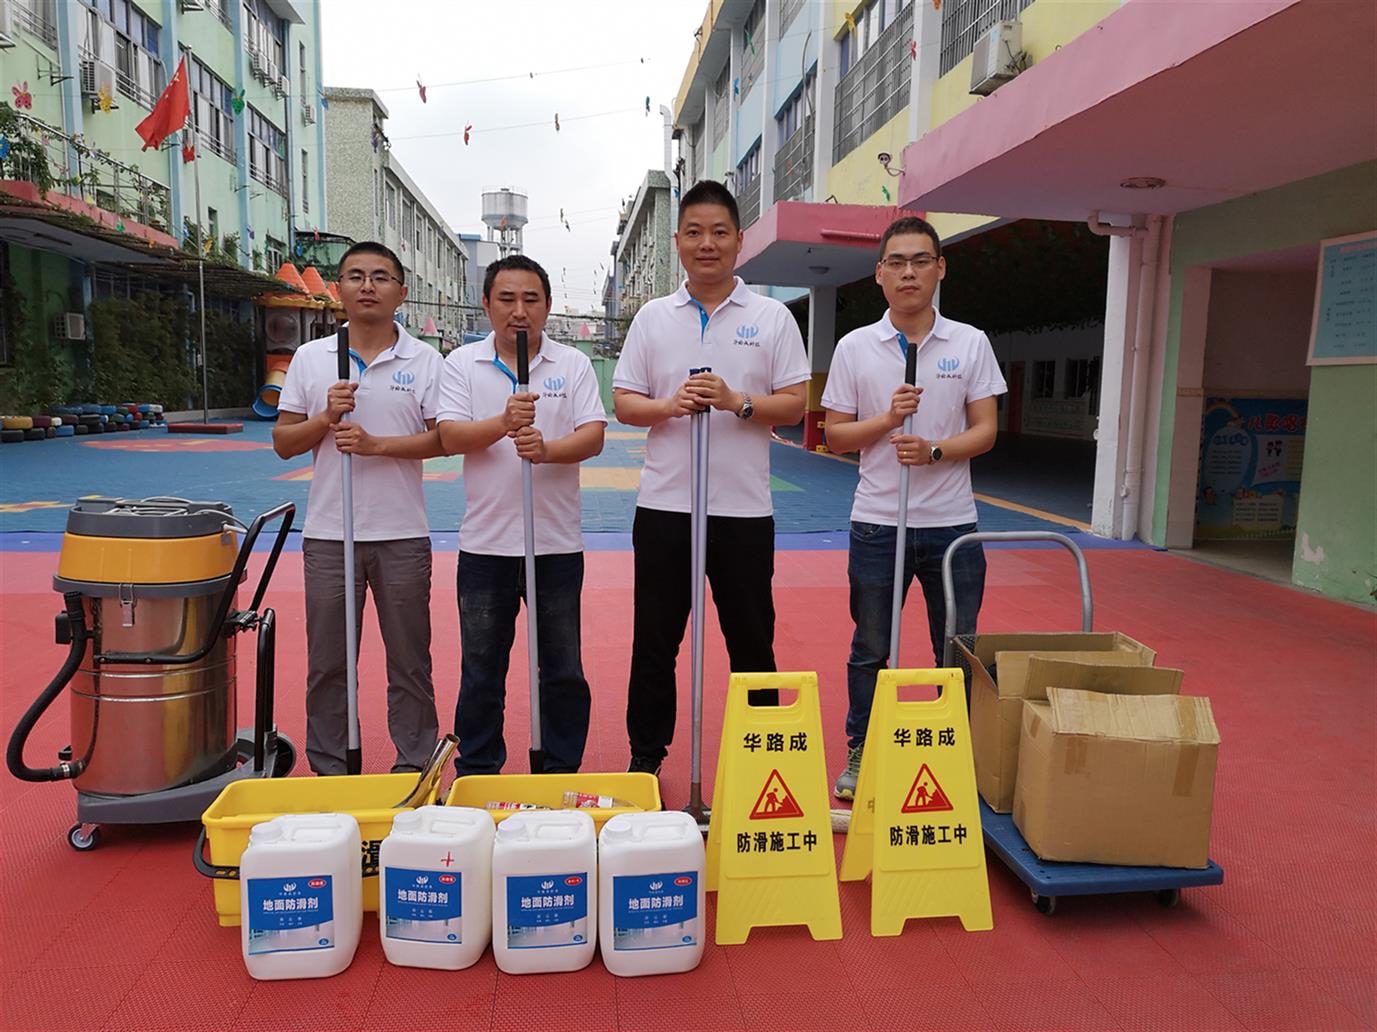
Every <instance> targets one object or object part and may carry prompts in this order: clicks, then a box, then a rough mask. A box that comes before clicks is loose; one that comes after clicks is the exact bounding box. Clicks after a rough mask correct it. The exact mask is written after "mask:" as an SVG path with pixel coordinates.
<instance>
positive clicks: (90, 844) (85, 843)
mask: <svg viewBox="0 0 1377 1032" xmlns="http://www.w3.org/2000/svg"><path fill="white" fill-rule="evenodd" d="M67 844H68V845H69V846H71V847H72V848H73V849H75V850H76V851H77V852H78V853H89V852H90V851H91V850H93V849H95V848H96V846H98V845H100V825H99V824H82V823H81V822H80V821H78V822H77V823H76V824H73V825H72V827H71V830H69V831H68V832H67Z"/></svg>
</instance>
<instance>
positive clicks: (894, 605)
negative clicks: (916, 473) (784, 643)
mask: <svg viewBox="0 0 1377 1032" xmlns="http://www.w3.org/2000/svg"><path fill="white" fill-rule="evenodd" d="M899 342H900V343H901V344H903V346H904V383H906V384H908V385H909V386H912V385H913V384H914V383H915V382H916V380H917V378H918V349H917V348H915V347H914V346H913V345H912V344H910V343H909V340H908V338H907V337H905V336H904V335H903V334H902V333H901V334H899ZM911 433H913V417H912V416H905V417H904V434H905V435H906V436H907V435H908V434H911ZM912 470H913V467H912V466H905V465H903V464H902V463H901V464H900V466H899V524H898V526H897V527H896V528H895V535H894V598H893V601H892V602H891V604H890V611H889V669H891V670H897V669H898V668H899V628H900V626H901V625H902V624H903V615H904V551H905V545H906V544H907V540H906V539H907V537H908V478H909V474H910V473H911V472H912Z"/></svg>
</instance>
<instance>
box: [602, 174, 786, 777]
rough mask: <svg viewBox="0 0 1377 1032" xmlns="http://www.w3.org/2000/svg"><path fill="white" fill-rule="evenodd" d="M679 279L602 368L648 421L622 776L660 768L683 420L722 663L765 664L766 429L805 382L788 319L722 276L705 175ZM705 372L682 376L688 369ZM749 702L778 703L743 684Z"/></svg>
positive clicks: (716, 216) (723, 238)
mask: <svg viewBox="0 0 1377 1032" xmlns="http://www.w3.org/2000/svg"><path fill="white" fill-rule="evenodd" d="M674 240H675V244H676V246H677V247H678V250H679V259H680V261H681V262H682V263H683V265H684V271H685V273H686V274H687V277H688V279H687V282H686V283H684V285H683V286H681V287H680V288H679V289H678V290H677V291H676V292H675V293H673V294H671V295H670V296H669V297H661V298H656V299H655V300H653V301H650V302H647V303H646V304H645V305H644V306H643V307H642V308H641V310H640V311H639V312H637V313H636V318H635V319H633V320H632V323H631V328H630V329H629V330H628V331H627V335H626V343H625V344H624V345H623V347H622V353H621V358H620V359H619V360H618V361H617V368H616V371H615V372H614V373H613V376H612V386H613V396H614V398H615V402H616V408H617V418H618V419H620V420H621V421H622V422H623V423H628V424H630V425H632V426H646V427H649V428H650V433H649V434H648V435H647V438H646V447H645V468H644V469H643V470H642V471H641V486H640V492H639V494H638V495H637V498H636V519H635V523H634V525H633V527H632V535H631V537H632V547H633V549H634V551H635V569H636V574H635V578H636V586H635V627H634V631H633V639H632V646H631V678H630V683H629V685H628V689H627V705H626V729H627V734H628V736H629V738H630V740H631V766H630V769H631V770H632V771H647V772H650V773H658V772H659V769H660V764H661V763H662V762H663V760H664V758H665V755H666V753H667V751H668V748H669V744H670V742H671V741H673V739H674V722H675V720H674V718H675V683H674V676H675V675H674V669H675V658H676V657H677V655H678V653H679V646H680V643H681V642H682V641H683V639H684V627H685V625H686V623H687V621H688V616H689V608H690V606H691V604H692V594H691V593H692V585H691V583H690V578H691V574H690V570H689V555H690V541H689V523H690V516H689V495H690V493H691V482H692V474H691V468H690V458H689V447H690V443H689V437H690V429H689V427H690V422H691V421H690V420H689V419H686V418H684V417H686V416H688V415H690V414H691V413H693V412H698V411H702V410H704V409H710V410H712V414H711V417H710V418H711V423H710V427H711V429H710V446H709V448H708V554H707V575H708V581H709V583H710V584H711V585H712V598H713V603H714V604H715V605H716V607H717V616H718V622H719V625H720V627H721V628H722V635H723V637H724V638H725V639H726V643H727V654H728V656H729V658H730V660H731V669H732V670H733V671H735V672H739V673H747V672H764V671H773V670H774V669H775V657H774V631H775V608H774V596H773V589H772V582H773V579H774V557H775V531H774V515H773V513H774V507H773V504H772V502H771V498H770V428H771V427H772V426H777V425H778V426H787V425H789V424H791V423H797V422H798V421H799V420H800V419H801V418H802V417H803V408H804V403H805V400H806V399H805V394H806V391H807V383H808V380H809V379H810V375H811V374H810V373H809V368H808V357H807V352H806V351H805V349H804V346H803V338H802V336H801V335H800V334H799V330H798V324H797V323H795V322H794V317H793V316H792V315H791V314H790V313H789V310H788V309H787V308H785V307H784V306H783V305H782V304H780V303H779V302H778V301H776V300H774V299H773V298H769V297H765V296H763V295H760V294H757V293H755V292H753V291H751V290H750V289H748V288H747V287H746V285H745V284H744V283H742V282H741V280H740V279H738V278H737V277H736V276H735V275H734V274H733V271H732V270H733V269H734V268H735V266H736V256H737V254H738V253H739V252H740V250H741V219H740V216H739V215H738V213H737V206H736V199H735V198H733V197H732V195H731V192H730V191H728V190H727V188H726V187H724V186H723V185H722V184H721V183H717V182H713V181H711V180H704V181H702V182H699V183H698V184H696V185H695V186H694V187H693V188H691V189H690V190H688V191H687V192H686V193H685V194H684V197H683V200H682V201H681V202H680V208H679V229H678V232H677V233H675V235H674ZM705 367H706V368H709V369H711V372H707V373H698V374H695V375H690V372H689V370H691V369H701V368H705ZM751 694H752V698H751V701H752V702H753V703H756V704H757V705H770V704H774V703H777V702H778V693H777V692H773V691H769V692H766V691H761V692H753V693H751Z"/></svg>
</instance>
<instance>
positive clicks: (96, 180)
mask: <svg viewBox="0 0 1377 1032" xmlns="http://www.w3.org/2000/svg"><path fill="white" fill-rule="evenodd" d="M12 117H13V118H14V119H15V120H16V122H17V123H18V127H19V135H20V137H22V138H23V139H24V140H25V141H26V142H30V143H32V142H37V143H38V144H39V152H40V154H41V156H40V155H39V154H35V155H30V154H28V153H27V151H28V148H25V149H24V151H25V153H20V151H19V149H17V148H11V150H10V154H9V157H8V158H6V159H5V160H4V161H0V178H3V179H19V180H25V181H27V182H31V183H34V184H36V185H38V186H42V185H44V179H45V174H46V177H47V178H48V180H49V182H50V184H51V185H50V186H49V189H50V190H53V191H59V192H62V193H65V194H67V195H69V196H71V197H77V198H80V199H81V200H83V201H85V202H86V203H87V204H94V205H95V206H96V207H98V208H104V209H105V210H106V211H108V212H112V213H113V214H115V215H117V216H119V217H120V218H122V219H132V220H134V221H135V222H139V223H142V224H143V225H145V226H151V227H152V228H154V229H158V230H161V231H162V232H164V233H168V232H171V229H170V226H171V212H172V192H171V190H169V189H168V188H167V187H166V186H164V185H163V184H162V183H159V182H158V181H157V180H155V179H150V178H149V177H148V176H146V175H144V174H143V173H142V172H140V171H139V170H138V169H136V168H134V167H133V166H131V165H126V164H124V163H123V162H121V161H116V160H115V159H114V158H112V157H110V156H109V155H108V154H105V153H103V152H101V151H99V150H95V149H92V148H91V147H89V146H88V145H87V144H86V143H85V142H84V141H83V140H81V139H80V138H74V137H70V136H67V135H66V134H65V133H63V132H62V131H61V130H60V129H58V128H56V127H55V126H51V125H48V124H47V123H46V122H41V121H39V120H38V119H36V118H30V117H29V116H27V115H21V114H19V113H18V112H16V113H15V114H14V115H13V116H12Z"/></svg>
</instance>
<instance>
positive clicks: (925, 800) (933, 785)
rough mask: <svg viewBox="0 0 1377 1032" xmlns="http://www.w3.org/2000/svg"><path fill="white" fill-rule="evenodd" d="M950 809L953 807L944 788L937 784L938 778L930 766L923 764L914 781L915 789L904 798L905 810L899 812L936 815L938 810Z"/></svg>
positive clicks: (911, 789)
mask: <svg viewBox="0 0 1377 1032" xmlns="http://www.w3.org/2000/svg"><path fill="white" fill-rule="evenodd" d="M950 809H952V805H951V800H950V799H948V798H947V793H945V792H943V791H942V786H941V785H939V784H938V783H937V778H936V777H934V776H933V773H932V771H931V770H929V769H928V765H927V764H926V763H925V764H923V765H922V766H921V767H919V768H918V776H917V777H916V778H914V779H913V787H912V788H910V789H909V790H908V795H907V796H905V797H904V805H903V809H901V810H900V811H899V812H900V813H935V812H937V811H938V810H950Z"/></svg>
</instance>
